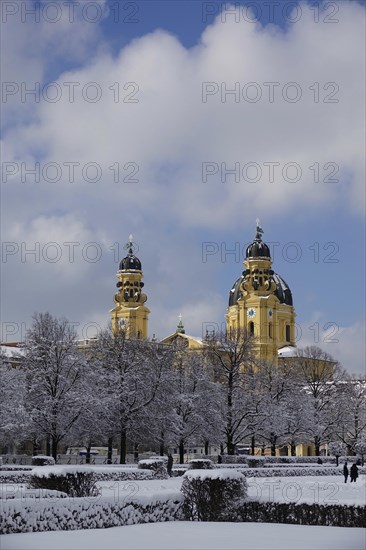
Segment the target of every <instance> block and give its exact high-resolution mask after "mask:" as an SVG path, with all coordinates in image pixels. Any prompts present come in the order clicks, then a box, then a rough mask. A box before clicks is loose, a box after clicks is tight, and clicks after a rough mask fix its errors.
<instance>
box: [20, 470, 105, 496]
mask: <svg viewBox="0 0 366 550" xmlns="http://www.w3.org/2000/svg"><path fill="white" fill-rule="evenodd" d="M42 470H43V468H35V469H34V470H33V472H32V475H31V478H30V480H29V485H30V487H32V488H33V489H50V490H52V491H61V492H63V493H66V494H67V495H69V496H71V497H89V496H97V495H98V494H99V492H98V489H97V488H96V486H95V481H96V480H95V476H94V473H93V472H92V471H91V470H90V469H87V468H78V467H77V466H75V467H74V468H72V469H70V468H62V469H58V470H56V469H54V470H53V471H52V472H47V474H46V475H43V472H42Z"/></svg>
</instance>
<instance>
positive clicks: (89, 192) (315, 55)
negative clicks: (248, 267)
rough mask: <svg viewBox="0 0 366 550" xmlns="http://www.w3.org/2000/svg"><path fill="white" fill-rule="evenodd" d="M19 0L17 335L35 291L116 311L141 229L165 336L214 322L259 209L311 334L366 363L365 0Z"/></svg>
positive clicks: (12, 299)
mask: <svg viewBox="0 0 366 550" xmlns="http://www.w3.org/2000/svg"><path fill="white" fill-rule="evenodd" d="M10 4H12V6H13V5H15V6H16V7H17V8H18V10H17V9H16V8H14V12H15V13H13V12H12V10H13V7H10V8H9V7H8V8H7V9H8V10H10V11H7V12H4V11H3V12H2V56H3V59H2V67H3V69H2V72H3V74H2V78H3V81H5V82H6V86H7V87H6V89H5V100H4V101H3V109H2V110H3V117H2V118H3V141H2V147H3V163H4V162H5V165H4V164H3V178H2V199H3V206H2V208H3V210H2V219H3V222H2V236H3V241H4V243H5V244H3V256H2V275H3V277H2V288H1V290H2V337H3V339H7V340H8V341H9V340H12V339H20V338H21V337H22V333H23V332H24V327H27V326H28V325H29V322H30V319H31V316H32V314H33V312H34V311H46V310H49V311H51V313H53V314H55V315H65V316H66V317H68V318H69V319H70V321H72V322H75V323H79V325H78V327H79V329H80V333H81V335H83V336H85V335H91V333H92V329H93V324H95V326H102V325H104V324H106V323H107V322H108V320H109V313H108V311H109V309H110V308H112V307H113V294H114V292H115V283H116V278H115V273H116V270H117V265H118V264H117V260H118V258H119V257H122V256H123V248H122V247H123V244H124V243H125V242H126V240H127V238H128V235H129V233H131V232H132V233H133V235H134V238H135V241H136V242H137V243H138V246H139V253H138V255H139V257H140V259H141V261H142V263H143V268H144V275H145V289H146V293H147V295H148V302H147V305H148V306H149V307H150V309H151V315H150V336H152V334H153V333H156V334H157V336H158V337H160V338H163V337H164V336H166V335H167V334H169V333H171V332H173V331H174V330H175V327H176V324H177V322H178V320H177V317H178V314H179V313H180V312H182V314H183V322H184V324H185V326H186V330H187V332H188V333H192V334H195V335H201V333H202V327H204V326H205V324H206V323H216V324H218V325H219V324H220V323H222V322H223V321H224V315H225V310H226V305H227V297H228V292H229V290H230V288H231V286H232V284H233V282H234V281H235V280H236V279H237V278H238V277H239V276H240V274H241V271H242V265H241V261H242V258H241V257H238V255H237V254H236V255H235V254H230V253H228V251H230V250H237V249H238V247H239V248H240V249H241V250H242V249H243V247H244V245H245V244H247V243H249V242H250V241H251V239H252V238H253V237H254V233H255V220H256V218H257V217H259V218H260V220H261V224H262V226H263V229H264V239H265V240H266V241H267V242H270V243H278V244H275V245H272V250H273V251H274V254H273V256H274V257H273V259H274V269H275V271H277V272H278V273H279V274H280V275H281V276H282V277H283V278H284V279H285V280H286V281H287V283H288V284H289V286H290V288H291V289H292V292H293V297H294V305H295V308H296V312H297V323H298V325H299V331H301V338H299V341H298V345H299V346H302V345H308V344H311V343H317V344H319V345H321V346H322V347H324V348H325V349H326V350H327V351H328V352H329V353H331V354H333V355H334V356H335V357H336V358H337V359H339V360H340V361H342V363H343V364H344V366H345V367H346V368H348V370H350V371H351V372H363V371H364V351H365V350H364V332H365V319H364V317H365V306H364V304H365V295H364V288H365V262H364V244H365V243H364V233H365V231H364V206H365V197H364V188H365V185H364V181H365V173H364V168H365V167H364V150H365V125H364V120H365V116H364V115H365V113H364V105H365V86H364V82H365V60H364V49H365V48H364V45H365V44H364V43H365V9H364V7H365V6H364V3H361V2H331V3H329V2H328V3H323V4H321V5H320V7H319V11H317V10H318V8H317V3H312V6H309V4H307V3H299V4H297V5H296V7H295V8H294V6H293V3H290V2H280V3H271V10H273V11H272V13H273V18H272V21H270V18H271V17H270V14H271V11H270V8H269V6H267V4H266V3H264V2H259V3H253V2H235V6H234V8H233V7H230V8H227V11H226V12H225V11H223V10H225V9H224V8H223V7H222V6H223V3H220V2H218V3H215V2H197V1H191V2H155V1H144V2H119V3H117V2H115V1H112V2H105V1H104V0H99V1H98V2H88V1H87V0H85V1H84V2H82V3H80V4H79V6H75V11H74V19H73V20H70V12H69V11H68V10H67V9H66V7H65V5H64V4H63V3H59V6H60V7H59V8H58V11H55V8H54V7H52V5H50V6H48V7H47V5H48V4H53V5H54V3H49V2H46V1H45V2H41V4H40V12H39V18H38V19H37V17H36V16H35V15H32V14H29V13H28V14H27V13H26V11H27V10H29V9H30V8H31V7H32V2H18V3H10ZM277 4H278V5H277ZM95 6H97V7H95ZM250 6H251V9H252V11H250ZM2 9H3V10H4V8H3V7H2ZM117 10H118V11H117ZM253 10H256V11H253ZM294 10H296V11H294ZM256 15H258V16H259V15H260V17H258V18H257V19H258V20H256V21H254V22H253V21H252V22H251V19H255V18H256V17H255V16H256ZM93 18H95V19H96V21H95V22H92V21H91V20H92V19H93ZM53 19H58V20H57V21H53ZM292 21H293V22H292ZM269 83H272V84H271V86H272V88H271V87H270V84H269ZM37 86H38V88H37ZM71 87H72V90H73V92H72V93H73V94H74V96H73V98H71V95H70V93H71V92H70V90H71ZM32 88H33V89H35V90H36V93H35V95H32V94H31V93H27V91H29V90H31V89H32ZM37 90H38V91H39V93H38V91H37ZM233 90H235V94H234V93H233ZM98 93H99V94H100V97H99V99H96V100H94V99H95V98H96V97H97V96H96V95H95V94H98ZM271 93H272V94H273V96H271ZM55 94H56V95H55ZM57 94H58V96H57ZM117 94H118V96H117ZM258 94H259V95H258ZM56 96H57V98H56V99H55V97H56ZM3 99H4V98H3ZM255 99H256V100H255ZM36 162H39V163H40V178H39V180H40V181H35V176H34V174H32V173H30V172H27V170H31V169H32V167H33V169H34V166H35V163H36ZM70 163H75V164H74V167H73V169H74V175H73V178H71V177H70V174H71V172H70V170H71V169H70ZM273 163H275V164H273ZM270 166H271V167H272V168H270ZM47 167H48V168H47ZM117 167H118V175H117ZM225 169H226V170H227V171H229V172H226V173H225ZM234 169H235V170H236V173H235V174H233V173H230V170H231V171H233V170H234ZM4 170H5V172H4ZM47 170H49V171H48V172H47ZM98 170H99V172H100V173H99V172H98ZM270 170H273V173H271V172H270ZM98 174H99V176H100V177H97V176H98ZM58 176H59V177H58ZM94 176H95V180H96V181H92V180H93V178H94ZM272 176H273V177H272ZM116 178H117V179H118V182H116V181H115V180H116ZM22 179H23V181H22ZM52 179H54V180H57V181H52ZM71 180H72V181H71ZM131 180H132V181H131ZM332 180H333V181H332ZM65 243H66V244H65ZM67 243H74V245H72V246H73V252H72V253H71V249H70V246H71V245H70V244H67ZM75 243H76V244H75ZM93 243H94V244H93ZM116 243H117V244H116ZM207 243H210V244H209V245H207ZM212 243H214V244H212ZM236 243H238V244H236ZM207 247H209V248H207ZM32 249H33V250H35V253H34V254H33V255H32V254H26V251H27V250H32ZM117 250H118V253H117V252H116V251H117ZM207 250H211V251H214V252H215V253H211V254H209V255H207V254H206V253H207ZM94 253H95V254H96V261H94V256H93V254H94ZM88 254H89V255H88ZM240 256H241V253H240ZM54 258H56V260H55V261H54ZM204 260H206V261H204ZM295 260H297V261H295ZM85 327H86V329H85ZM318 328H319V330H318ZM332 331H334V332H332ZM329 332H332V334H329ZM334 339H336V340H338V341H337V342H333V341H331V340H334Z"/></svg>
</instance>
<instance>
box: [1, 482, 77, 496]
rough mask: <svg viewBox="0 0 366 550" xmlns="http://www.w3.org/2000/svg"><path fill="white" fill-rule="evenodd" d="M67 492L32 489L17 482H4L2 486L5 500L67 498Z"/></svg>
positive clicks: (2, 494)
mask: <svg viewBox="0 0 366 550" xmlns="http://www.w3.org/2000/svg"><path fill="white" fill-rule="evenodd" d="M67 497H68V495H67V494H66V493H62V492H61V491H54V490H50V489H31V488H29V487H23V486H22V485H20V486H19V485H17V484H16V483H4V484H3V485H1V487H0V498H1V499H4V500H8V499H14V498H20V499H23V500H24V499H29V498H32V499H37V500H40V499H41V498H46V499H49V498H51V499H53V498H67Z"/></svg>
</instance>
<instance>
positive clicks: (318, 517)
mask: <svg viewBox="0 0 366 550" xmlns="http://www.w3.org/2000/svg"><path fill="white" fill-rule="evenodd" d="M231 521H245V522H246V521H250V522H255V523H257V522H259V523H290V524H291V523H292V524H301V525H328V526H333V527H366V509H365V506H349V505H343V504H326V505H323V504H318V503H314V504H305V503H301V504H295V503H293V502H291V503H289V502H287V503H283V502H256V501H251V502H249V501H247V502H245V503H243V504H241V505H240V506H239V508H238V509H237V513H236V515H235V516H233V518H232V520H231Z"/></svg>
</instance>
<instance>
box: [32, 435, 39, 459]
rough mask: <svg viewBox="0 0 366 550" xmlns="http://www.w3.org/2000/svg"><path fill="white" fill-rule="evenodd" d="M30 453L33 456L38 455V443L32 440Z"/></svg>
mask: <svg viewBox="0 0 366 550" xmlns="http://www.w3.org/2000/svg"><path fill="white" fill-rule="evenodd" d="M32 447H33V448H32V453H33V456H35V455H37V454H38V441H37V439H33V442H32Z"/></svg>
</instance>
